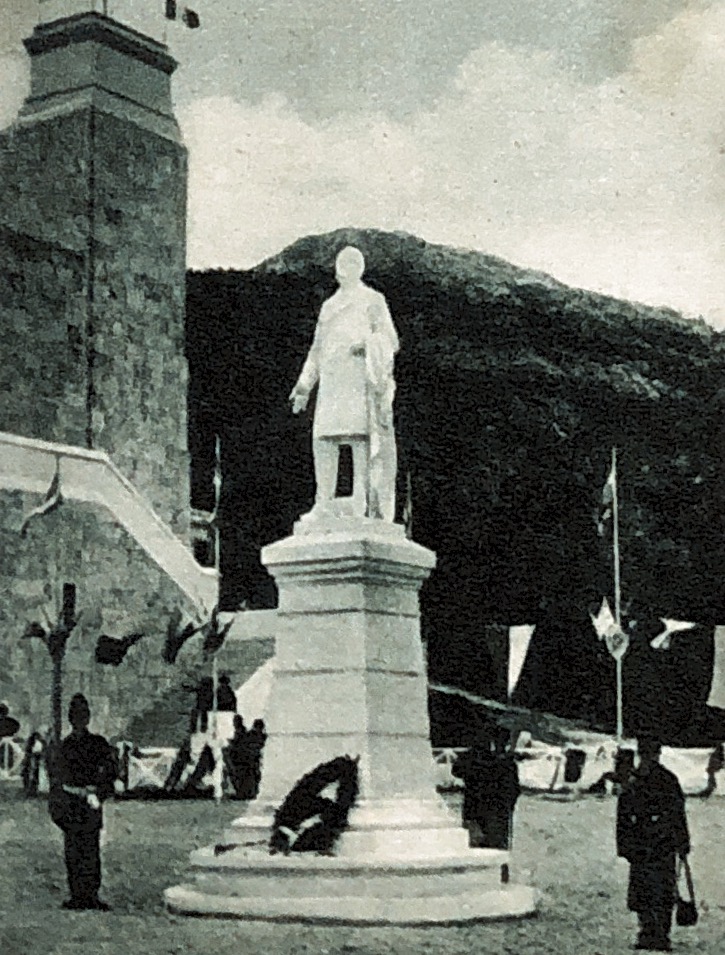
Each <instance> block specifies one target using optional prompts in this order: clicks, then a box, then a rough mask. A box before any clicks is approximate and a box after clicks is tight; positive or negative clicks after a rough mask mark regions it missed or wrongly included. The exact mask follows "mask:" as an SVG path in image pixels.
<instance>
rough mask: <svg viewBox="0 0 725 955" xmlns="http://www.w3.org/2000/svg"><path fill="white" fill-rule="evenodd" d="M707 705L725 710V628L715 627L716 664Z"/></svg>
mask: <svg viewBox="0 0 725 955" xmlns="http://www.w3.org/2000/svg"><path fill="white" fill-rule="evenodd" d="M707 705H708V706H719V707H721V708H722V709H725V627H715V663H714V666H713V669H712V685H711V687H710V696H709V698H708V701H707Z"/></svg>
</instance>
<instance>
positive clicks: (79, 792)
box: [63, 784, 97, 796]
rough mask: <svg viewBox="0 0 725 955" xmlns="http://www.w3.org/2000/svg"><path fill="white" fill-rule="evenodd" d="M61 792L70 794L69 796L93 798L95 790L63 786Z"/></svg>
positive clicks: (93, 787) (87, 787)
mask: <svg viewBox="0 0 725 955" xmlns="http://www.w3.org/2000/svg"><path fill="white" fill-rule="evenodd" d="M63 792H66V793H70V795H71V796H95V795H97V790H96V787H95V786H66V785H65V784H64V785H63Z"/></svg>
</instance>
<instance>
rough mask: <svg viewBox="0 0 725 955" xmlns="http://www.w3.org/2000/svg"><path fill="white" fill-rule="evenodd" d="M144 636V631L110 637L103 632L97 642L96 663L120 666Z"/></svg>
mask: <svg viewBox="0 0 725 955" xmlns="http://www.w3.org/2000/svg"><path fill="white" fill-rule="evenodd" d="M143 637H144V635H143V634H142V633H130V634H129V635H128V636H127V637H109V636H108V635H107V634H105V633H102V634H101V636H100V637H99V638H98V643H97V644H96V663H103V664H106V665H108V666H112V667H117V666H119V665H120V664H121V663H122V662H123V659H124V657H125V656H126V654H127V653H128V651H129V650H130V649H131V647H132V646H134V644H136V643H138V642H139V640H143Z"/></svg>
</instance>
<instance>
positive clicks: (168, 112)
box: [0, 0, 189, 537]
mask: <svg viewBox="0 0 725 955" xmlns="http://www.w3.org/2000/svg"><path fill="white" fill-rule="evenodd" d="M89 6H91V7H92V6H94V5H93V4H89V2H88V0H85V2H81V0H43V2H41V4H40V9H41V23H40V24H39V25H38V26H37V27H36V28H35V30H34V32H33V34H32V36H30V37H29V38H28V39H27V40H26V41H25V46H26V48H27V51H28V53H29V55H30V58H31V90H30V95H29V96H28V98H27V100H26V102H25V104H24V106H23V108H22V110H21V113H20V115H19V117H18V119H17V121H16V122H15V123H14V124H13V126H12V127H11V128H10V129H9V130H8V131H6V132H5V133H4V134H3V135H2V139H1V141H0V178H1V179H2V181H3V186H4V188H3V191H2V193H1V194H0V230H1V231H0V248H1V249H2V253H3V256H4V257H5V263H4V268H3V272H4V273H5V274H6V277H7V279H6V282H7V286H9V287H6V288H4V289H3V290H2V297H3V299H4V302H3V306H4V307H8V306H9V312H8V315H9V321H8V320H6V321H5V322H3V323H2V327H0V339H2V341H1V342H0V344H2V346H3V355H4V356H5V358H6V361H4V362H3V363H2V366H1V367H0V430H2V431H6V432H12V433H14V434H18V435H23V436H27V437H32V438H40V439H43V440H49V441H60V442H64V443H67V444H72V445H76V446H78V445H80V446H84V447H86V448H89V449H95V450H101V451H105V452H107V453H108V454H109V455H110V457H111V458H112V460H113V461H114V463H115V464H116V466H117V467H118V468H119V469H120V470H121V472H122V473H123V474H124V475H125V477H127V478H128V479H129V480H130V481H131V482H132V484H133V485H134V486H135V487H136V489H137V490H138V491H140V492H141V494H143V495H144V496H145V497H146V498H147V499H148V500H149V502H150V503H151V504H152V506H153V507H154V509H155V510H156V512H157V513H158V514H159V515H160V516H161V517H162V518H163V519H164V520H165V521H167V522H168V523H169V524H170V526H171V527H172V529H173V530H174V531H175V532H176V533H177V534H180V535H181V536H182V537H186V535H187V533H188V521H189V504H188V502H189V490H188V487H189V477H188V470H189V468H188V452H187V441H186V389H187V368H186V359H185V355H184V298H185V265H186V263H185V258H186V251H185V216H186V175H187V174H186V151H185V148H184V146H183V144H182V142H181V138H180V134H179V129H178V125H177V123H176V120H175V118H174V115H173V110H172V102H171V75H172V73H173V71H174V69H175V66H176V64H175V62H174V60H173V59H172V57H171V56H170V55H169V54H168V52H167V49H166V47H165V46H164V45H163V44H161V43H159V42H157V41H156V40H153V39H151V38H150V37H148V36H145V35H142V34H141V33H139V32H136V31H135V30H133V29H131V28H130V27H128V26H124V25H122V24H120V23H119V22H117V21H115V20H113V19H110V18H109V17H106V16H104V15H102V14H101V13H98V12H95V11H94V10H89V9H88V8H89ZM84 11H85V12H84ZM51 15H52V17H53V18H52V19H50V20H48V17H49V16H51ZM162 15H163V12H162V11H159V17H160V18H161V17H162ZM43 21H44V22H43ZM3 310H5V308H3ZM8 358H10V360H9V361H8V360H7V359H8Z"/></svg>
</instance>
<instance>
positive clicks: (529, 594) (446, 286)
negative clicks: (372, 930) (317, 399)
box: [187, 229, 725, 738]
mask: <svg viewBox="0 0 725 955" xmlns="http://www.w3.org/2000/svg"><path fill="white" fill-rule="evenodd" d="M347 244H353V245H356V246H358V247H359V248H360V249H361V250H362V251H363V253H364V254H365V257H366V261H367V271H366V281H367V282H368V283H369V284H370V285H372V286H373V287H375V288H377V289H379V290H380V291H381V292H383V293H384V294H385V296H386V297H387V300H388V303H389V305H390V309H391V312H392V315H393V318H394V321H395V324H396V326H397V329H398V331H399V334H400V339H401V350H400V354H399V356H398V359H397V363H396V378H397V383H398V390H397V397H396V422H397V435H398V445H399V462H400V474H399V482H398V483H399V503H400V506H401V507H402V500H403V496H404V489H405V475H406V473H407V472H408V471H409V472H410V474H411V482H412V488H413V509H414V537H415V539H416V540H417V541H419V542H420V543H422V544H424V545H426V546H428V547H431V548H432V549H433V550H435V551H436V553H437V555H438V568H437V570H436V572H435V573H434V575H433V577H432V578H431V580H430V581H429V582H428V584H426V586H425V588H424V594H423V627H424V637H425V639H426V640H427V645H428V654H429V665H430V669H431V674H432V676H433V678H434V679H435V680H437V681H439V682H449V683H455V684H457V685H459V686H463V687H465V688H467V689H469V690H471V691H473V692H475V693H481V694H484V695H485V694H486V693H487V692H492V690H491V688H492V687H493V686H495V685H500V679H499V680H496V679H495V678H494V675H493V674H492V664H491V654H490V652H489V650H488V649H487V648H486V645H485V641H483V640H482V639H481V635H482V633H484V632H485V630H486V628H487V627H488V626H489V625H491V624H516V623H537V625H538V626H537V631H536V636H535V639H534V643H533V646H532V652H531V654H530V659H529V661H528V663H527V665H526V667H525V669H524V672H523V674H522V678H521V681H520V685H519V689H518V692H517V702H520V703H521V704H523V705H532V706H542V707H544V708H547V709H549V710H551V711H553V712H557V713H560V714H562V715H571V716H583V717H585V718H587V719H591V720H592V721H594V722H596V723H597V724H598V725H601V726H603V727H611V723H612V718H613V714H614V702H613V688H614V679H613V664H612V662H611V660H610V658H609V657H608V656H607V653H606V650H605V649H604V647H603V645H602V644H600V643H598V642H597V640H596V637H595V635H594V631H593V629H592V627H591V624H590V622H589V616H588V615H589V613H590V611H595V610H596V608H597V607H598V604H599V602H600V601H601V598H602V596H603V594H604V593H609V592H610V591H611V576H612V574H611V554H610V552H609V550H608V549H607V548H606V547H604V546H603V543H602V541H601V539H600V538H599V536H598V534H597V514H598V505H599V501H600V497H601V490H602V486H603V484H604V482H605V479H606V477H607V474H608V471H609V464H610V454H611V448H612V447H613V446H616V447H617V448H618V458H619V498H620V507H621V512H620V513H621V525H620V533H621V549H622V592H623V600H624V608H625V611H626V620H627V621H630V620H636V621H637V624H636V626H634V627H633V630H632V632H633V633H634V634H636V637H635V638H634V640H633V646H632V650H631V651H630V653H629V654H628V656H627V662H626V666H625V681H626V682H625V688H626V689H627V690H628V693H627V701H628V705H627V711H626V714H625V718H626V720H627V722H628V723H629V725H630V728H637V727H638V726H641V725H642V724H643V721H648V720H652V719H654V720H655V721H656V722H657V723H658V725H661V726H662V725H666V727H667V732H668V733H669V735H670V736H672V737H673V738H674V737H677V738H680V737H683V738H684V736H687V733H688V732H689V733H696V735H697V734H699V735H700V736H701V735H702V733H703V732H705V729H704V728H705V727H706V726H707V725H708V719H709V717H710V716H712V714H709V715H708V714H707V712H706V711H705V708H704V701H705V699H706V698H707V693H708V689H709V680H710V666H711V660H712V624H714V623H716V622H717V623H725V589H724V587H723V570H722V568H723V566H724V565H725V533H724V532H725V483H724V482H723V438H722V431H723V422H725V339H724V338H723V336H721V335H720V334H719V333H717V332H715V331H714V330H712V329H711V328H710V327H708V326H707V325H705V323H704V322H692V321H689V320H685V319H683V318H682V317H681V316H679V315H678V314H676V313H674V312H672V311H669V310H665V309H654V308H649V307H645V306H641V305H636V304H632V303H630V302H623V301H617V300H614V299H611V298H607V297H605V296H601V295H597V294H594V293H591V292H586V291H581V290H577V289H572V288H568V287H566V286H564V285H562V284H560V283H558V282H556V281H554V280H553V279H552V278H550V277H549V276H546V275H543V274H539V273H535V272H530V271H526V270H522V269H519V268H516V267H514V266H512V265H510V264H508V263H506V262H504V261H502V260H500V259H496V258H493V257H491V256H487V255H484V254H481V253H476V252H470V251H462V250H456V249H451V248H446V247H441V246H435V245H430V244H428V243H425V242H423V241H421V240H419V239H416V238H414V237H412V236H408V235H403V234H397V233H393V234H391V233H384V232H377V231H372V230H369V231H363V230H355V229H346V230H340V231H337V232H334V233H331V234H328V235H322V236H311V237H307V238H304V239H301V240H300V241H298V242H296V243H295V244H294V245H292V246H290V247H289V248H288V249H285V250H284V251H283V252H282V253H280V255H278V256H276V257H274V258H272V259H270V260H268V261H266V262H264V263H262V264H261V265H259V266H257V267H256V268H254V269H251V270H249V271H245V272H229V271H225V272H222V271H216V272H202V273H193V272H192V273H190V274H189V276H188V300H187V322H188V329H187V346H188V357H189V364H190V373H191V379H190V405H189V416H190V444H191V450H192V486H193V491H192V495H193V500H194V504H195V505H196V506H199V507H208V508H211V505H212V502H213V497H212V481H211V478H212V469H213V441H214V438H213V435H214V434H215V433H219V434H220V435H221V439H222V449H223V450H222V459H223V462H222V463H223V472H224V486H223V498H222V572H223V601H224V604H225V605H226V606H228V607H230V608H231V607H233V606H235V605H237V604H238V603H239V602H240V601H241V600H242V599H249V600H251V603H252V605H253V606H271V605H273V603H274V587H273V584H272V582H271V580H270V579H269V578H268V576H267V575H266V572H265V571H264V570H263V568H262V567H261V565H260V563H259V549H260V547H261V546H263V545H264V544H267V543H269V542H271V541H272V540H275V539H278V538H280V537H282V536H285V535H286V534H288V533H290V531H291V528H292V524H293V522H294V521H295V520H296V519H297V517H298V516H299V515H300V514H301V513H303V512H304V511H306V510H308V509H309V507H310V506H311V504H312V497H313V489H314V488H313V473H312V460H311V452H310V422H309V419H308V420H300V419H298V418H295V417H293V416H292V415H291V413H290V411H289V406H288V401H287V398H288V395H289V392H290V390H291V388H292V385H293V384H294V382H295V380H296V378H297V375H298V374H299V371H300V368H301V365H302V362H303V360H304V357H305V354H306V352H307V349H308V348H309V345H310V343H311V340H312V334H313V330H314V326H315V321H316V317H317V312H318V310H319V307H320V305H321V303H322V301H323V300H324V299H325V298H326V297H327V296H328V295H330V294H331V293H332V292H333V290H334V287H335V284H334V277H333V263H334V258H335V255H336V254H337V252H338V251H339V250H340V249H341V248H342V247H344V246H345V245H347ZM660 616H665V617H676V618H678V619H687V620H695V621H697V622H698V623H700V624H702V625H703V627H702V628H699V629H698V630H697V631H695V632H693V634H692V635H691V636H690V637H687V636H686V635H682V636H679V637H678V638H676V640H675V641H674V643H673V651H672V652H671V653H670V654H669V655H665V654H662V653H659V654H657V653H656V652H655V651H652V650H651V649H650V648H649V640H648V637H650V636H653V635H654V634H655V633H656V632H658V630H659V629H661V627H660V626H659V621H658V619H657V618H658V617H660ZM683 673H684V674H686V678H682V675H683ZM673 691H674V693H675V695H674V696H672V692H673ZM663 693H664V694H665V699H666V698H667V696H670V697H671V700H670V701H669V702H667V703H666V705H664V704H662V699H663V696H662V694H663ZM695 712H696V713H697V719H694V720H693V713H695ZM695 726H696V727H698V728H697V730H695V729H693V727H695ZM683 734H684V736H683Z"/></svg>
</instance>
